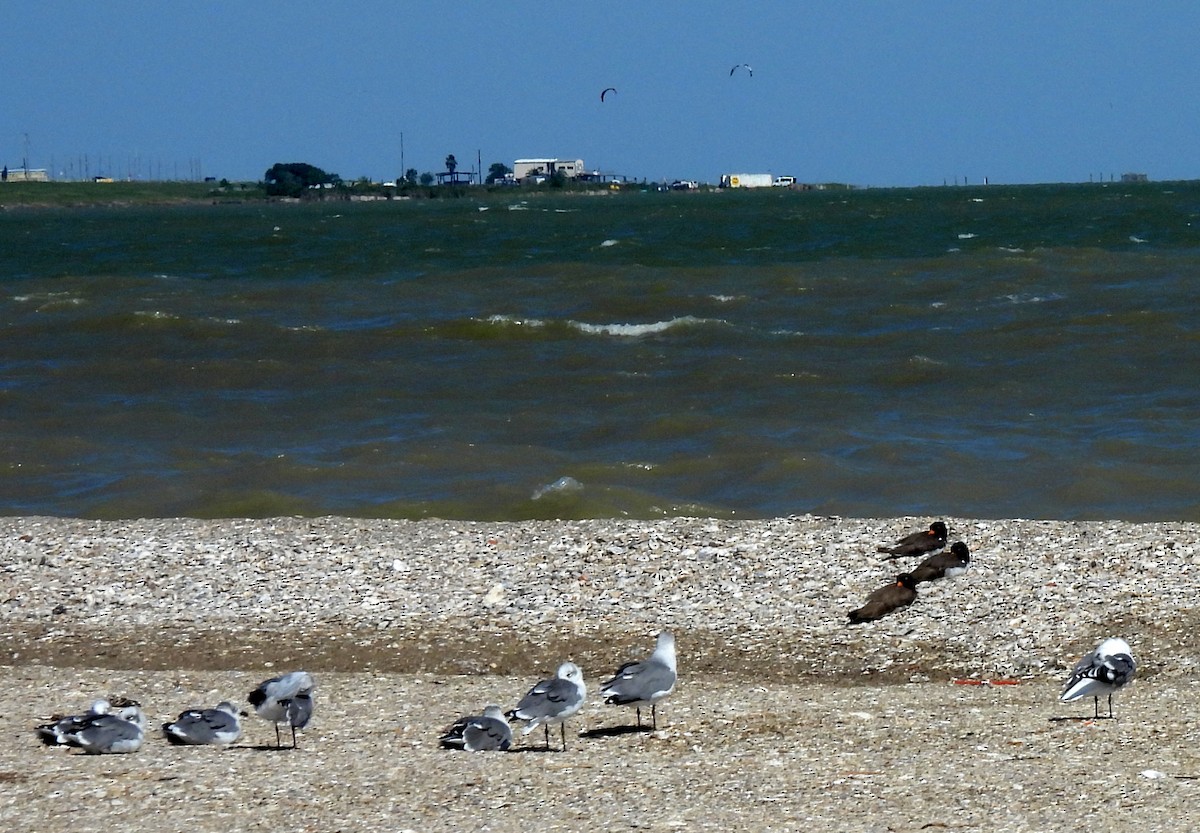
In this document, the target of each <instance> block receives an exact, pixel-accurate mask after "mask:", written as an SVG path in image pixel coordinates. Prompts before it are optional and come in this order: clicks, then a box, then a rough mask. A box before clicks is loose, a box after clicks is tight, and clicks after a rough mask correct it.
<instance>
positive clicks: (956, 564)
mask: <svg viewBox="0 0 1200 833" xmlns="http://www.w3.org/2000/svg"><path fill="white" fill-rule="evenodd" d="M970 566H971V551H970V550H969V549H967V545H966V544H964V543H963V542H962V541H955V542H954V546H952V547H951V548H950V551H949V552H939V553H935V554H934V555H931V556H929V557H928V558H926V559H925V560H924V561H922V562H921V563H920V564H919V565H917V569H915V570H913V571H912V577H913V583H914V584H920V583H921V582H923V581H934V580H935V579H939V578H958V577H959V576H961V575H962V574H963V573H965V572H966V571H967V568H968V567H970Z"/></svg>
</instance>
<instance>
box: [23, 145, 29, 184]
mask: <svg viewBox="0 0 1200 833" xmlns="http://www.w3.org/2000/svg"><path fill="white" fill-rule="evenodd" d="M21 164H22V165H23V166H24V168H25V181H26V182H28V181H29V134H28V133H26V134H25V158H24V159H22V160H21Z"/></svg>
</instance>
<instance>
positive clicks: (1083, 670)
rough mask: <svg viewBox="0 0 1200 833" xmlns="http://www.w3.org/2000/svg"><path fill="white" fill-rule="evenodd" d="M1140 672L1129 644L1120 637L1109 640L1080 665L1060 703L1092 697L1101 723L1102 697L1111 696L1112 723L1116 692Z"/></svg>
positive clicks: (1064, 691)
mask: <svg viewBox="0 0 1200 833" xmlns="http://www.w3.org/2000/svg"><path fill="white" fill-rule="evenodd" d="M1136 671H1137V663H1136V662H1134V660H1133V650H1132V649H1131V648H1130V647H1129V643H1128V642H1126V641H1125V640H1124V639H1118V638H1116V637H1114V638H1112V639H1106V640H1104V641H1103V642H1101V643H1100V645H1099V646H1097V648H1096V650H1094V651H1092V652H1091V653H1090V654H1088V655H1087V656H1086V657H1084V658H1083V659H1081V660H1080V661H1079V662H1078V663H1076V665H1075V667H1074V668H1073V669H1072V670H1071V676H1070V677H1068V678H1067V682H1066V685H1064V686H1063V693H1062V696H1061V697H1059V699H1060V700H1061V701H1062V702H1064V703H1070V702H1071V701H1072V700H1078V699H1079V698H1080V697H1092V698H1094V700H1095V706H1096V718H1097V719H1099V717H1100V695H1101V694H1107V695H1108V716H1109V718H1110V719H1111V718H1112V716H1113V710H1112V696H1113V692H1115V691H1116V690H1117V689H1119V688H1121V687H1122V686H1124V685H1125V684H1126V683H1128V682H1129V681H1130V680H1132V679H1133V675H1134V673H1135V672H1136Z"/></svg>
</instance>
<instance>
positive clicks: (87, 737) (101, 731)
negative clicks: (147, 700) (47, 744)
mask: <svg viewBox="0 0 1200 833" xmlns="http://www.w3.org/2000/svg"><path fill="white" fill-rule="evenodd" d="M145 736H146V715H145V714H144V713H143V712H142V710H141V709H140V708H139V707H137V706H126V707H124V708H123V709H121V710H119V711H117V712H115V713H113V714H98V715H95V716H94V717H92V718H91V719H89V720H88V721H86V723H84V724H83V725H81V726H80V727H79V728H77V729H74V730H72V731H70V732H68V733H66V734H65V735H64V742H65V743H67V744H69V745H71V746H78V747H79V748H80V749H82V750H83V751H84V752H87V753H88V754H89V755H107V754H120V753H124V752H136V751H138V750H139V749H141V747H142V740H143V739H144V738H145Z"/></svg>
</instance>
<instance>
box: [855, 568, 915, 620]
mask: <svg viewBox="0 0 1200 833" xmlns="http://www.w3.org/2000/svg"><path fill="white" fill-rule="evenodd" d="M916 587H917V585H916V582H915V581H913V577H912V574H911V573H901V574H900V575H898V576H896V583H895V584H889V585H887V586H886V587H880V588H879V589H878V590H875V591H874V592H872V593H871V595H869V596H867V603H866V604H864V605H863V606H862V607H860V608H859V609H858V610H852V611H850V624H851V625H857V624H859V623H861V622H870V621H871V620H872V619H879V618H882V617H884V616H887V615H888V614H889V613H891V612H892V611H893V610H898V609H899V608H902V607H904V606H905V605H910V604H912V603H913V602H915V601H916V600H917V590H916Z"/></svg>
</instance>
